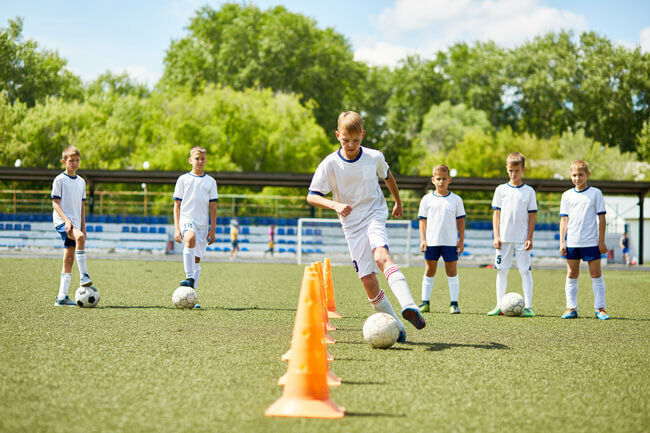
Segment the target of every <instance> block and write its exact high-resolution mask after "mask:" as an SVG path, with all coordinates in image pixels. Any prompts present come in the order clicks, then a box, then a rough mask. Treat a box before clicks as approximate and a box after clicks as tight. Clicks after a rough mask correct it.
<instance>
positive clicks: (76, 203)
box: [52, 146, 93, 307]
mask: <svg viewBox="0 0 650 433" xmlns="http://www.w3.org/2000/svg"><path fill="white" fill-rule="evenodd" d="M80 161H81V152H79V149H77V148H76V147H74V146H68V147H66V148H65V149H64V150H63V153H62V155H61V162H62V163H63V165H65V171H64V172H63V173H61V174H59V175H58V176H57V177H55V178H54V181H53V182H52V208H53V209H54V210H53V212H52V221H53V222H54V229H55V230H56V231H57V232H59V235H61V239H63V247H64V249H63V267H62V269H61V281H60V284H59V294H58V296H57V297H56V301H54V306H55V307H76V306H77V304H75V303H74V302H73V301H72V299H70V298H69V297H68V290H69V289H70V281H71V279H72V273H71V272H72V264H73V263H74V261H75V259H76V260H77V266H78V267H79V275H80V281H79V285H80V286H90V285H92V283H93V282H92V281H91V280H90V276H88V270H87V269H86V251H85V246H86V210H85V208H84V201H85V200H86V181H85V180H83V178H82V177H80V176H77V170H78V169H79V162H80Z"/></svg>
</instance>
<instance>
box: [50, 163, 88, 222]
mask: <svg viewBox="0 0 650 433" xmlns="http://www.w3.org/2000/svg"><path fill="white" fill-rule="evenodd" d="M52 198H53V199H54V198H58V199H60V200H61V201H60V204H61V209H63V213H64V214H65V216H67V217H68V219H69V220H70V222H72V225H73V226H75V227H76V228H78V229H79V230H81V207H82V206H83V202H84V200H86V181H85V180H84V179H83V178H82V177H81V176H79V175H75V176H74V177H71V176H69V175H68V174H66V173H65V172H63V173H61V174H60V175H58V176H57V177H55V178H54V181H53V182H52ZM52 222H53V223H54V227H57V226H59V225H61V224H63V223H64V221H63V219H62V218H61V217H60V216H59V214H58V213H56V211H52Z"/></svg>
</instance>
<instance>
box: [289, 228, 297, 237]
mask: <svg viewBox="0 0 650 433" xmlns="http://www.w3.org/2000/svg"><path fill="white" fill-rule="evenodd" d="M295 234H296V230H295V229H291V228H289V229H287V235H289V236H293V235H295Z"/></svg>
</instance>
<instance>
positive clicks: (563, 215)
mask: <svg viewBox="0 0 650 433" xmlns="http://www.w3.org/2000/svg"><path fill="white" fill-rule="evenodd" d="M560 216H561V217H568V216H569V214H568V213H561V214H560Z"/></svg>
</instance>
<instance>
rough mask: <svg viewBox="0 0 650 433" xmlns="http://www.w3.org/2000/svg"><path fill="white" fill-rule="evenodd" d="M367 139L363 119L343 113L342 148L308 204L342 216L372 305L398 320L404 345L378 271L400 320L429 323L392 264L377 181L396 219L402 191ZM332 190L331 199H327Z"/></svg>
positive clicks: (322, 169)
mask: <svg viewBox="0 0 650 433" xmlns="http://www.w3.org/2000/svg"><path fill="white" fill-rule="evenodd" d="M365 135H366V131H364V129H363V119H362V118H361V116H359V115H358V114H357V113H355V112H353V111H347V112H344V113H341V114H340V115H339V118H338V127H337V130H336V138H337V140H338V141H339V143H340V144H341V148H340V149H338V150H337V151H336V152H334V153H331V154H330V155H328V156H327V157H325V159H324V160H323V161H321V163H320V164H319V165H318V168H316V172H315V173H314V177H313V178H312V181H311V185H310V186H309V195H308V196H307V202H308V203H309V204H310V205H312V206H316V207H320V208H324V209H332V210H334V211H335V212H336V213H337V214H338V216H339V221H340V222H341V226H342V228H343V233H344V235H345V239H346V241H347V243H348V249H349V251H350V256H351V258H352V265H353V266H354V269H355V270H356V271H357V274H358V275H359V278H360V279H361V283H362V284H363V287H364V289H365V290H366V295H367V296H368V301H370V303H371V304H372V306H373V308H374V309H375V311H376V312H384V313H388V314H390V315H392V316H393V317H395V318H396V320H397V323H398V325H399V327H400V336H399V339H398V340H397V341H399V342H404V341H406V330H405V329H404V325H403V324H402V322H401V321H400V320H399V319H397V316H396V315H395V312H394V311H393V307H392V306H391V304H390V302H389V301H388V299H387V298H386V297H385V296H384V292H383V291H382V290H381V289H380V288H379V281H378V280H377V272H379V270H381V271H382V272H383V273H384V275H385V276H386V279H387V280H388V284H389V286H390V288H391V290H392V291H393V294H394V295H395V297H396V298H397V300H398V301H399V303H400V305H401V314H402V317H403V318H404V319H406V320H408V321H409V322H411V324H413V326H415V328H417V329H422V328H424V327H425V325H426V323H425V321H424V318H423V317H422V315H421V314H420V311H419V310H418V308H417V306H416V305H415V302H414V301H413V296H412V295H411V291H410V289H409V286H408V284H407V282H406V278H405V277H404V274H402V271H401V270H400V268H399V266H397V265H395V264H394V263H393V260H392V258H391V256H390V254H389V252H388V247H389V245H388V234H387V231H386V220H387V219H388V206H387V205H386V199H385V198H384V195H383V193H382V191H381V187H380V186H379V177H381V178H382V179H384V182H385V183H386V186H387V187H388V190H389V191H390V192H391V194H392V195H393V197H394V198H395V206H394V207H393V216H395V217H396V218H399V217H401V216H402V201H401V199H400V195H399V189H398V187H397V183H396V182H395V178H394V177H393V175H392V173H390V171H389V169H388V164H386V160H385V159H384V155H383V154H382V153H381V152H379V151H378V150H374V149H369V148H367V147H362V146H361V142H362V141H363V138H364V137H365ZM330 192H331V193H332V200H330V199H328V198H326V197H325V195H326V194H328V193H330Z"/></svg>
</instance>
